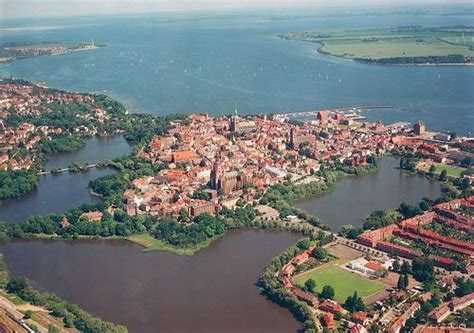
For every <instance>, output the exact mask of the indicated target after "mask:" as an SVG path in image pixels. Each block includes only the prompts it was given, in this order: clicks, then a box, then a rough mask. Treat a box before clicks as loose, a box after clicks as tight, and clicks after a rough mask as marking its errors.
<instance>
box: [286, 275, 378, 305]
mask: <svg viewBox="0 0 474 333" xmlns="http://www.w3.org/2000/svg"><path fill="white" fill-rule="evenodd" d="M310 278H311V279H313V280H314V281H316V290H317V291H318V292H321V290H322V289H323V287H324V286H326V285H328V286H331V287H333V288H334V292H335V299H336V300H337V301H339V302H345V300H346V299H347V297H348V296H350V295H352V294H353V293H354V292H355V291H357V293H358V294H359V296H361V297H362V298H365V297H367V296H370V295H372V294H374V293H376V292H378V291H381V290H383V289H384V288H385V285H384V284H382V283H381V282H378V281H372V280H369V279H366V278H364V277H362V276H359V275H357V274H355V273H351V272H348V271H346V270H344V269H342V268H338V267H334V266H323V267H321V268H319V269H317V270H314V271H311V272H308V273H304V274H302V275H300V276H298V277H296V278H295V281H294V282H295V283H296V284H297V285H299V286H304V283H305V281H306V280H308V279H310Z"/></svg>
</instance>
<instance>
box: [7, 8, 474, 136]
mask: <svg viewBox="0 0 474 333" xmlns="http://www.w3.org/2000/svg"><path fill="white" fill-rule="evenodd" d="M425 10H426V8H422V10H419V11H410V10H393V11H392V12H391V13H389V12H386V11H384V12H376V11H375V10H374V9H373V8H372V9H370V10H367V11H365V12H362V11H360V12H355V11H351V12H348V11H345V12H338V13H334V12H327V11H323V10H319V11H317V12H311V11H305V12H304V13H294V12H284V13H282V12H279V13H276V12H274V13H250V12H246V13H240V14H230V13H227V14H217V13H212V14H208V15H205V14H194V15H192V14H187V15H186V14H156V15H137V16H133V17H130V16H127V17H124V16H119V17H115V18H112V17H90V18H67V19H55V20H52V19H51V20H37V21H35V20H28V21H18V20H17V21H4V22H2V23H1V25H2V26H0V28H2V27H3V28H11V27H22V29H3V30H0V38H1V39H2V41H6V42H8V41H18V40H23V41H57V42H78V43H83V42H89V41H91V40H92V39H94V40H95V41H96V42H100V43H105V44H107V47H105V48H102V49H98V50H93V51H85V52H71V53H68V54H63V55H58V56H52V57H40V58H34V59H27V60H22V61H17V62H13V63H10V64H8V65H6V66H4V67H2V68H0V75H7V76H8V75H13V76H15V77H20V78H25V79H29V80H33V81H36V82H41V81H43V82H45V83H46V84H47V85H49V86H52V87H57V88H64V89H69V90H74V91H107V93H109V94H111V95H112V96H114V97H116V98H117V99H119V100H120V101H122V102H124V103H125V104H126V106H127V107H128V108H129V109H130V110H131V111H136V112H148V113H155V114H158V115H164V114H169V113H174V112H178V113H192V112H208V113H210V114H213V115H216V114H229V113H232V112H234V109H237V110H238V111H239V112H240V113H242V114H245V113H263V112H287V111H300V110H305V109H319V108H333V107H348V106H362V105H374V104H388V105H393V106H395V108H394V109H390V110H385V111H382V110H379V111H371V112H370V114H369V117H370V118H373V119H381V120H384V121H386V122H393V121H399V120H402V121H408V122H415V121H417V120H419V119H422V120H424V121H425V122H426V123H427V125H428V127H429V128H435V129H438V130H448V129H449V130H453V131H457V132H458V133H464V134H466V133H467V132H469V131H471V130H472V127H473V124H474V115H473V113H472V108H473V106H474V94H472V91H473V90H474V68H473V67H466V66H464V67H456V66H437V67H435V66H420V67H411V66H408V67H398V66H379V65H367V64H360V63H356V62H354V61H350V60H343V59H338V58H334V57H330V56H325V55H320V54H318V53H317V52H316V49H317V45H316V44H313V43H304V42H292V41H286V40H282V39H279V38H278V37H277V35H278V34H279V33H282V32H297V31H315V30H316V31H324V30H328V29H354V28H366V27H396V26H403V25H424V26H446V25H461V24H467V25H470V24H471V25H472V23H473V19H474V15H473V10H472V6H467V7H463V8H461V9H459V8H455V9H449V8H448V9H445V11H446V13H447V14H449V15H443V14H442V13H443V11H442V10H444V9H441V10H440V9H438V10H434V11H425ZM453 13H455V14H453ZM38 25H39V27H38Z"/></svg>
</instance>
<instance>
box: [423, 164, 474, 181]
mask: <svg viewBox="0 0 474 333" xmlns="http://www.w3.org/2000/svg"><path fill="white" fill-rule="evenodd" d="M435 167H436V170H435V175H436V176H439V175H440V174H441V171H443V170H445V169H446V171H447V172H448V177H450V178H458V177H461V173H462V172H463V171H465V170H466V169H464V168H461V167H457V166H450V165H441V164H437V165H435ZM421 170H423V171H425V172H428V170H429V166H428V165H427V166H426V167H424V168H421Z"/></svg>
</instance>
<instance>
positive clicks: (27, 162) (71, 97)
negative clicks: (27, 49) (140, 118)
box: [0, 81, 108, 171]
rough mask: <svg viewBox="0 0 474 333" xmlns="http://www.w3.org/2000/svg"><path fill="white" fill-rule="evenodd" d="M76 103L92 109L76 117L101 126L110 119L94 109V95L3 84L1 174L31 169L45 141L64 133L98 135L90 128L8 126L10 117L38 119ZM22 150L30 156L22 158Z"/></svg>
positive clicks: (0, 96) (0, 90) (0, 95)
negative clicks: (57, 108) (58, 108)
mask: <svg viewBox="0 0 474 333" xmlns="http://www.w3.org/2000/svg"><path fill="white" fill-rule="evenodd" d="M74 102H77V103H84V104H88V105H91V106H92V108H91V112H90V113H84V114H77V117H79V118H81V117H82V118H83V119H84V120H88V119H94V120H96V121H98V122H104V121H105V120H107V119H108V115H107V112H106V111H105V110H103V109H101V108H99V107H97V106H94V96H92V95H87V94H76V93H68V92H64V91H53V90H48V89H43V88H40V87H38V86H34V85H31V84H28V83H24V82H16V81H0V170H4V171H5V170H8V169H9V168H11V169H12V170H20V169H29V168H30V167H31V166H32V165H33V163H34V161H35V158H36V155H35V151H36V150H37V149H38V143H39V142H40V140H41V139H42V138H45V139H46V140H51V138H52V137H54V136H58V135H61V134H64V133H65V131H71V132H75V133H77V132H80V133H83V134H90V135H95V134H96V131H95V129H94V128H89V127H87V126H80V127H78V128H74V129H66V128H60V127H56V128H53V127H50V126H35V125H33V124H31V123H28V122H22V123H20V124H16V123H13V124H11V123H10V122H9V117H12V116H14V117H18V116H20V117H21V116H24V117H29V118H37V117H41V115H42V114H43V113H48V112H52V111H53V109H52V107H53V105H67V104H71V103H74ZM20 149H24V150H25V151H26V152H27V154H21V157H19V156H18V151H19V150H20Z"/></svg>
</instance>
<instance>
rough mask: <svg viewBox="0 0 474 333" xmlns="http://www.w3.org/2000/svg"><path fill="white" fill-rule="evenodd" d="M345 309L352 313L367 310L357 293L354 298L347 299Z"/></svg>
mask: <svg viewBox="0 0 474 333" xmlns="http://www.w3.org/2000/svg"><path fill="white" fill-rule="evenodd" d="M344 307H345V308H346V309H347V310H349V311H350V312H356V311H363V310H365V304H364V302H363V301H362V298H361V297H359V295H358V294H357V291H356V292H354V294H353V295H352V296H349V297H347V299H346V301H345V303H344Z"/></svg>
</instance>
